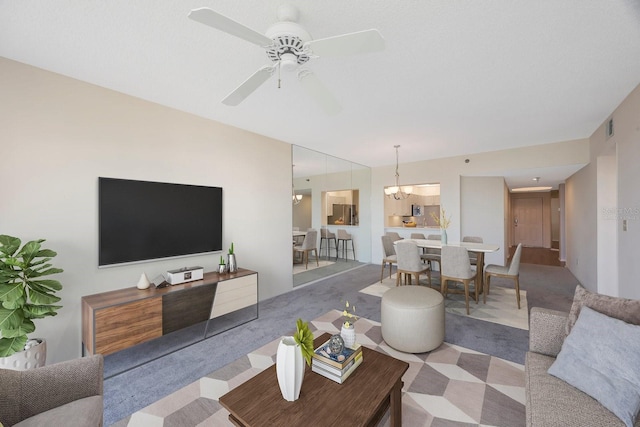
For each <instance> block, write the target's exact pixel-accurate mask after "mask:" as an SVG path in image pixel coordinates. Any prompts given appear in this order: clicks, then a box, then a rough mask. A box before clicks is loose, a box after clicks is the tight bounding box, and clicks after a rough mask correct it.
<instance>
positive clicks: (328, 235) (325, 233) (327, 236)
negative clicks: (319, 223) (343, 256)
mask: <svg viewBox="0 0 640 427" xmlns="http://www.w3.org/2000/svg"><path fill="white" fill-rule="evenodd" d="M325 240H326V245H327V259H329V258H331V244H330V243H331V240H333V248H334V249H335V250H336V260H337V259H338V241H337V240H336V233H332V232H331V231H329V230H328V229H326V228H321V229H320V256H322V242H324V241H325Z"/></svg>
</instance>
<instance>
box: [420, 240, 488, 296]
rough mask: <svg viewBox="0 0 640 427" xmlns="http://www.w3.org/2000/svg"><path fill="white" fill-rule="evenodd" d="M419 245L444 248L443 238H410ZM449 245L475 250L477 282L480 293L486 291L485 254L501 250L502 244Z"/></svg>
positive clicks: (466, 243) (470, 250)
mask: <svg viewBox="0 0 640 427" xmlns="http://www.w3.org/2000/svg"><path fill="white" fill-rule="evenodd" d="M409 240H411V241H413V242H415V243H416V245H418V247H419V248H429V249H442V241H441V240H432V239H409ZM447 245H448V246H462V247H464V248H467V250H468V251H469V252H473V253H475V254H476V255H477V256H478V262H477V265H476V268H477V278H476V280H477V283H478V288H479V289H480V293H482V292H484V254H486V253H491V252H497V251H498V250H500V245H496V244H493V243H474V242H447Z"/></svg>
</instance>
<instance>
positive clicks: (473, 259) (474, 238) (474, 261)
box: [462, 236, 484, 265]
mask: <svg viewBox="0 0 640 427" xmlns="http://www.w3.org/2000/svg"><path fill="white" fill-rule="evenodd" d="M462 241H463V242H469V243H484V240H483V239H482V237H478V236H464V237H463V238H462ZM469 259H470V260H471V265H478V255H476V254H474V253H473V252H472V253H470V254H469Z"/></svg>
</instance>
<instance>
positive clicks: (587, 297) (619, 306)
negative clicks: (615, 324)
mask: <svg viewBox="0 0 640 427" xmlns="http://www.w3.org/2000/svg"><path fill="white" fill-rule="evenodd" d="M585 306H586V307H590V308H592V309H594V310H595V311H597V312H599V313H602V314H606V315H607V316H610V317H613V318H616V319H620V320H624V321H625V322H627V323H631V324H632V325H640V300H633V299H626V298H618V297H612V296H609V295H601V294H596V293H593V292H590V291H588V290H587V289H585V288H583V287H582V286H580V285H577V286H576V291H575V293H574V295H573V303H572V304H571V310H570V311H569V318H568V319H567V325H566V327H565V335H569V333H570V332H571V328H573V325H575V324H576V321H577V320H578V316H579V315H580V309H581V308H582V307H585Z"/></svg>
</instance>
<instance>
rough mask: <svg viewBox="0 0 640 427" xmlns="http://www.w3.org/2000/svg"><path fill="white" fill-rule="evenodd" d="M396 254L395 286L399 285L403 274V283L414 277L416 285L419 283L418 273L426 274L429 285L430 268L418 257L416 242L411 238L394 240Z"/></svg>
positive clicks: (409, 282) (409, 281)
mask: <svg viewBox="0 0 640 427" xmlns="http://www.w3.org/2000/svg"><path fill="white" fill-rule="evenodd" d="M396 256H397V259H398V270H397V275H396V286H400V284H401V283H402V278H403V276H404V283H405V284H407V283H408V284H409V285H410V284H411V278H412V277H414V278H415V279H416V285H419V284H420V275H421V274H426V275H427V278H428V280H429V287H431V268H430V267H429V264H424V263H423V262H422V259H421V258H420V252H419V249H418V245H417V244H416V242H413V241H411V240H398V241H397V242H396Z"/></svg>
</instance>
